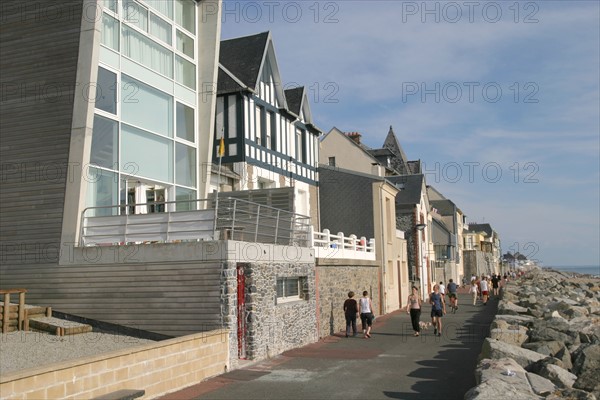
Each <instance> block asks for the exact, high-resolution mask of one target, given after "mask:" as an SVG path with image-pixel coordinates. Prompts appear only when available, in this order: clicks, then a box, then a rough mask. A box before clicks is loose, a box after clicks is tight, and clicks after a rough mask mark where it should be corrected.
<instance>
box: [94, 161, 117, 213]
mask: <svg viewBox="0 0 600 400" xmlns="http://www.w3.org/2000/svg"><path fill="white" fill-rule="evenodd" d="M86 179H87V182H88V190H87V206H88V207H101V206H112V205H115V204H117V192H118V189H117V186H118V185H117V183H118V180H117V174H116V173H114V172H110V171H106V170H103V169H98V168H93V167H90V168H88V169H87V173H86ZM117 212H118V208H116V207H115V208H100V209H94V210H90V211H88V212H87V213H86V216H87V217H100V216H108V215H116V214H117Z"/></svg>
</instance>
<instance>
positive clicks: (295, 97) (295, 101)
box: [283, 86, 304, 115]
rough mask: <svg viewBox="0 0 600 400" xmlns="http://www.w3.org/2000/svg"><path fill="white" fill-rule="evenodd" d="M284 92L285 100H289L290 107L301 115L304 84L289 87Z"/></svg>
mask: <svg viewBox="0 0 600 400" xmlns="http://www.w3.org/2000/svg"><path fill="white" fill-rule="evenodd" d="M283 92H284V93H285V100H286V101H287V106H288V109H289V110H290V111H291V112H293V113H294V114H296V115H300V108H301V107H302V97H303V96H304V86H301V87H297V88H293V89H287V90H284V91H283Z"/></svg>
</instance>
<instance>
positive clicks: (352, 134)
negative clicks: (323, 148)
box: [346, 132, 362, 144]
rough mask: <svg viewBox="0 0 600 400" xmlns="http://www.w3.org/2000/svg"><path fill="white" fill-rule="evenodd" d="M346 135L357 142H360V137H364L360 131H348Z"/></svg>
mask: <svg viewBox="0 0 600 400" xmlns="http://www.w3.org/2000/svg"><path fill="white" fill-rule="evenodd" d="M346 136H348V137H349V138H350V139H352V140H354V143H356V144H360V138H361V137H362V135H361V134H360V133H358V132H347V133H346Z"/></svg>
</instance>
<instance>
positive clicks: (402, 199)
mask: <svg viewBox="0 0 600 400" xmlns="http://www.w3.org/2000/svg"><path fill="white" fill-rule="evenodd" d="M386 180H388V181H390V182H391V183H393V184H395V185H396V187H399V188H400V192H398V194H397V195H396V204H398V205H413V204H419V203H420V202H421V194H422V192H423V190H424V186H425V185H424V184H425V175H422V174H419V175H396V176H387V177H386Z"/></svg>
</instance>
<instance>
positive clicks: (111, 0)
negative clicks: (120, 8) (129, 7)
mask: <svg viewBox="0 0 600 400" xmlns="http://www.w3.org/2000/svg"><path fill="white" fill-rule="evenodd" d="M102 5H103V6H104V8H107V9H109V10H110V11H112V12H114V13H115V14H116V13H117V0H102Z"/></svg>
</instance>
